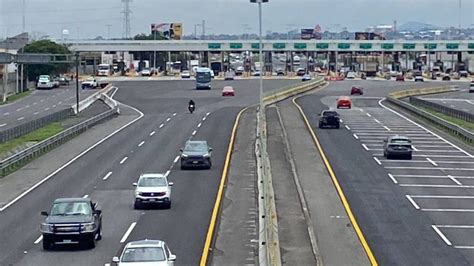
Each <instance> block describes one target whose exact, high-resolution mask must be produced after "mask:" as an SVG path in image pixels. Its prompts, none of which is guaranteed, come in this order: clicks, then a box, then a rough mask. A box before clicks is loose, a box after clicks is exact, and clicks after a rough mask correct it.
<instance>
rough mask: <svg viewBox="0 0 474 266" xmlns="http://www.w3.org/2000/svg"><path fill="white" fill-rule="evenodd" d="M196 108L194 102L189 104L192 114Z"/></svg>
mask: <svg viewBox="0 0 474 266" xmlns="http://www.w3.org/2000/svg"><path fill="white" fill-rule="evenodd" d="M194 109H195V107H194V104H190V105H189V106H188V110H189V112H190V113H191V114H192V113H193V112H194Z"/></svg>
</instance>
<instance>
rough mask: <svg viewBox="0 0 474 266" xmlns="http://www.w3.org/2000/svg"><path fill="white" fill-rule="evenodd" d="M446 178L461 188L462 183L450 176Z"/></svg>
mask: <svg viewBox="0 0 474 266" xmlns="http://www.w3.org/2000/svg"><path fill="white" fill-rule="evenodd" d="M448 178H449V179H451V180H452V181H453V182H454V183H456V184H458V185H460V186H462V183H461V182H459V180H457V179H456V178H454V177H453V176H452V175H448Z"/></svg>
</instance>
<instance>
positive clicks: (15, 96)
mask: <svg viewBox="0 0 474 266" xmlns="http://www.w3.org/2000/svg"><path fill="white" fill-rule="evenodd" d="M32 92H33V90H27V91H24V92H20V93H17V94H13V95H10V96H7V100H6V101H4V102H2V101H1V99H0V105H3V104H7V103H12V102H14V101H17V100H19V99H21V98H23V97H25V96H28V95H30V94H31V93H32Z"/></svg>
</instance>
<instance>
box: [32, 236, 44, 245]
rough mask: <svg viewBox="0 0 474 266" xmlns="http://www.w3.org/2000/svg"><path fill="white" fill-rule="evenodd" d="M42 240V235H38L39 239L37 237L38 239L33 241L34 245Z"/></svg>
mask: <svg viewBox="0 0 474 266" xmlns="http://www.w3.org/2000/svg"><path fill="white" fill-rule="evenodd" d="M42 240H43V235H40V237H38V239H36V240H35V242H34V244H35V245H38V243H39V242H41V241H42Z"/></svg>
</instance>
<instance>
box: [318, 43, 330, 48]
mask: <svg viewBox="0 0 474 266" xmlns="http://www.w3.org/2000/svg"><path fill="white" fill-rule="evenodd" d="M328 48H329V43H317V44H316V49H328Z"/></svg>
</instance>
